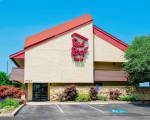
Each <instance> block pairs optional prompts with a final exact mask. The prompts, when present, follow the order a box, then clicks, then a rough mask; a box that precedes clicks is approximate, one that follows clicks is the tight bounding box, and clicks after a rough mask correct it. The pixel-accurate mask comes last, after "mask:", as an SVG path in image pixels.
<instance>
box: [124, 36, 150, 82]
mask: <svg viewBox="0 0 150 120" xmlns="http://www.w3.org/2000/svg"><path fill="white" fill-rule="evenodd" d="M125 58H126V59H127V62H125V63H124V70H125V71H127V73H128V74H129V77H128V81H129V82H130V83H134V84H138V83H140V82H146V81H150V36H141V37H136V38H135V39H134V41H133V42H132V44H131V45H129V47H128V50H127V51H126V53H125Z"/></svg>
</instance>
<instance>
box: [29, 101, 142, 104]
mask: <svg viewBox="0 0 150 120" xmlns="http://www.w3.org/2000/svg"><path fill="white" fill-rule="evenodd" d="M140 103H142V102H126V101H106V102H105V101H100V102H96V101H92V102H27V105H54V104H63V105H65V104H66V105H67V104H68V105H70V104H71V105H73V104H74V105H78V104H102V105H106V104H140Z"/></svg>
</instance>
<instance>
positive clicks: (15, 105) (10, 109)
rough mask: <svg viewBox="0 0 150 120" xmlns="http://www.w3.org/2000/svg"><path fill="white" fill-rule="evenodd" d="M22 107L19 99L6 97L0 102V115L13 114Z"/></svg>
mask: <svg viewBox="0 0 150 120" xmlns="http://www.w3.org/2000/svg"><path fill="white" fill-rule="evenodd" d="M21 107H22V103H21V102H20V100H17V99H13V98H7V99H5V100H2V101H1V102H0V116H13V115H14V114H15V113H16V112H17V111H18V110H19V108H21Z"/></svg>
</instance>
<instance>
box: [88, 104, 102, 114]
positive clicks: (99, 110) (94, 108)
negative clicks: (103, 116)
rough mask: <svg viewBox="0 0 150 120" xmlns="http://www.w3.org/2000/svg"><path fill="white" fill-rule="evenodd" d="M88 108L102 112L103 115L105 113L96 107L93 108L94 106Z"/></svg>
mask: <svg viewBox="0 0 150 120" xmlns="http://www.w3.org/2000/svg"><path fill="white" fill-rule="evenodd" d="M87 106H89V107H90V108H92V109H94V110H97V111H99V112H101V113H104V111H103V110H101V109H97V108H95V107H93V106H91V105H88V104H87Z"/></svg>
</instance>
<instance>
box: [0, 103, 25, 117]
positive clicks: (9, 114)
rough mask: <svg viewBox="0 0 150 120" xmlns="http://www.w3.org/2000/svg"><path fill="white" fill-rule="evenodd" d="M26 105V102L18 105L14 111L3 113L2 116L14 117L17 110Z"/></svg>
mask: <svg viewBox="0 0 150 120" xmlns="http://www.w3.org/2000/svg"><path fill="white" fill-rule="evenodd" d="M23 106H24V104H21V105H20V106H19V107H17V108H16V109H15V110H14V111H13V112H12V113H8V114H1V115H0V117H14V116H15V115H16V114H17V112H19V110H20V109H21V108H22V107H23Z"/></svg>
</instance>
